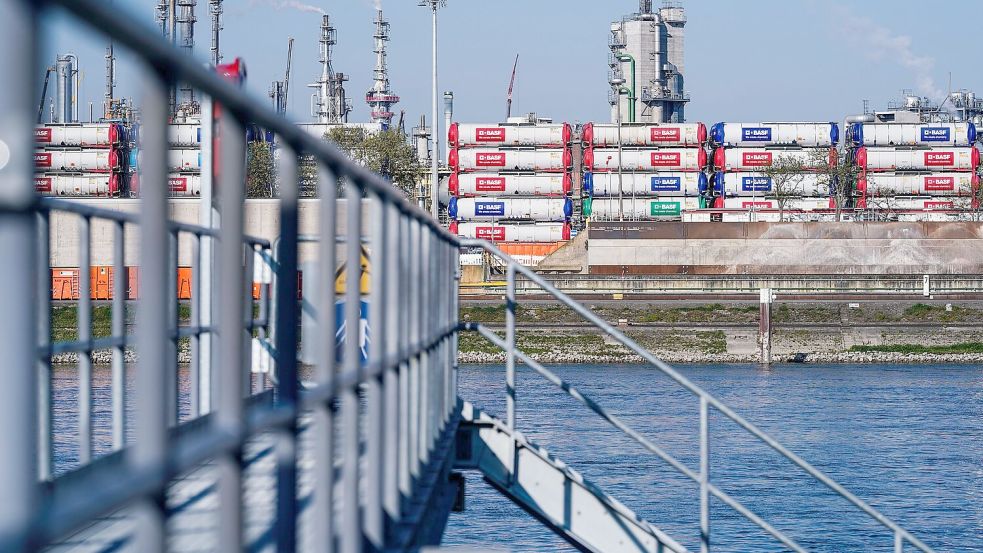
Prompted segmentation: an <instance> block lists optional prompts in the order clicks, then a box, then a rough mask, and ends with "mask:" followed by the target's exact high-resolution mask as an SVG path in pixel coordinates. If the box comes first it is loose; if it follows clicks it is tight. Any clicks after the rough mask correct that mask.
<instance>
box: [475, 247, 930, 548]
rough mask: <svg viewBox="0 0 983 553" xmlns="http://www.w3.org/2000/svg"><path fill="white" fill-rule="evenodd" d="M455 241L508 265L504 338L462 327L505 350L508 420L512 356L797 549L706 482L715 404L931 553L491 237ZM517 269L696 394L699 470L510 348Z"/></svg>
mask: <svg viewBox="0 0 983 553" xmlns="http://www.w3.org/2000/svg"><path fill="white" fill-rule="evenodd" d="M461 245H462V247H476V248H481V249H483V250H485V251H486V252H488V253H490V254H492V255H494V256H497V257H499V258H500V259H502V260H503V261H505V262H506V264H507V266H508V270H507V272H506V273H507V283H508V284H507V286H508V291H507V295H506V302H507V303H506V338H505V340H502V339H501V338H499V337H498V336H497V335H495V334H494V333H492V332H490V331H488V330H487V329H484V328H483V327H480V326H474V325H472V326H469V327H468V328H467V329H468V330H477V331H479V333H480V334H481V335H482V336H484V337H485V338H487V339H489V340H490V341H492V343H494V344H495V345H497V346H499V347H501V348H502V349H503V350H504V351H505V353H506V356H507V357H506V359H507V369H506V370H507V372H508V373H509V374H508V375H507V377H506V378H507V392H508V398H507V399H508V407H507V409H508V410H509V413H508V419H509V420H510V421H514V418H515V415H514V408H515V406H514V393H515V390H514V379H515V377H514V372H512V371H514V366H512V367H511V370H510V367H509V365H511V363H508V362H509V361H511V360H512V359H513V358H518V359H520V360H522V361H523V362H524V363H526V364H527V365H529V366H530V367H531V368H533V369H534V370H536V372H538V373H540V374H541V375H542V376H544V377H546V378H547V379H548V380H550V381H551V382H553V383H554V384H556V385H557V386H559V387H560V388H561V389H563V390H564V391H567V393H568V394H570V395H571V396H573V397H575V398H577V399H578V400H579V401H581V402H583V403H585V404H586V405H587V406H588V407H589V408H591V409H592V410H594V411H595V413H598V414H599V415H601V416H602V417H604V418H605V419H606V420H608V421H609V422H611V423H612V424H613V425H614V426H615V427H617V428H619V429H620V430H622V431H623V432H625V433H626V434H627V435H628V436H629V437H631V438H633V439H634V440H635V441H637V442H639V443H640V444H642V445H643V446H644V447H645V448H646V449H648V450H649V451H650V452H652V453H654V454H656V455H658V456H659V457H660V458H662V459H663V460H665V461H666V462H668V463H669V464H670V465H671V466H672V467H673V468H675V469H676V470H678V471H679V472H681V473H682V474H684V475H686V476H687V477H689V478H690V479H692V480H694V481H696V482H698V483H700V484H701V486H702V487H705V489H706V492H709V493H710V494H713V495H714V496H716V497H718V498H719V499H721V500H723V501H724V502H725V503H727V504H728V505H730V506H731V507H732V508H734V509H735V510H737V511H738V512H739V513H741V514H742V515H744V516H745V517H748V518H749V520H751V521H752V522H755V523H756V524H758V525H759V526H761V527H762V528H764V529H765V530H766V531H768V532H769V533H770V534H772V535H773V536H775V537H776V538H778V539H779V540H781V541H782V542H783V543H785V544H786V545H787V546H789V547H791V548H792V549H793V550H796V551H802V549H801V547H799V546H798V545H797V544H795V543H794V542H791V540H789V541H786V540H787V538H785V539H783V538H782V537H780V532H778V531H777V530H774V529H772V530H774V531H772V530H769V526H767V525H766V523H764V521H762V520H760V519H757V520H755V518H757V517H755V518H751V517H750V516H749V515H752V516H753V513H750V511H747V510H746V509H743V506H742V505H740V503H738V502H737V501H736V500H734V499H732V498H730V497H729V496H728V495H727V494H725V493H724V492H723V491H721V490H719V489H718V488H716V486H713V485H712V484H710V483H709V451H708V449H709V448H708V447H707V444H706V443H704V442H705V440H706V439H707V435H708V432H707V424H708V420H707V415H706V410H707V408H708V407H714V408H715V409H717V410H718V411H720V412H721V413H722V414H723V415H724V416H726V417H727V418H729V419H730V420H732V421H734V422H735V423H737V424H738V426H740V427H742V428H743V429H744V430H746V431H747V432H749V433H750V434H751V435H753V436H755V437H756V438H758V439H759V440H761V441H762V442H764V443H765V444H766V445H767V446H769V447H770V448H772V449H773V450H775V451H776V452H778V453H779V454H780V455H782V456H783V457H785V458H786V459H788V460H790V461H792V462H793V463H794V464H796V465H798V466H799V467H800V468H801V469H803V470H804V471H805V472H806V473H808V474H809V475H810V476H812V477H813V478H815V479H816V480H818V481H819V482H821V483H822V484H823V485H825V486H826V487H828V488H829V489H831V490H832V491H834V492H836V493H837V494H838V495H840V496H841V497H843V498H844V499H846V500H847V501H849V502H850V503H851V504H853V505H854V506H855V507H857V508H859V509H860V510H862V511H863V512H865V513H866V514H867V515H869V516H870V517H871V518H873V519H874V520H876V521H877V522H878V523H880V524H881V525H882V526H884V527H886V528H888V529H889V530H891V531H893V533H894V538H895V551H896V552H900V551H901V550H902V549H903V547H904V543H905V542H906V541H907V542H908V543H911V544H912V545H914V546H915V547H917V548H918V549H920V550H921V551H924V552H932V551H933V549H932V548H930V547H929V546H928V545H926V544H925V543H923V542H922V541H921V540H919V539H918V538H916V537H915V536H913V535H912V534H910V533H909V532H908V531H907V530H905V529H904V528H902V527H901V526H899V525H898V524H897V523H895V522H894V521H892V520H891V519H889V518H888V517H886V516H885V515H883V514H882V513H880V512H879V511H878V510H877V509H874V508H873V507H872V506H870V505H869V504H867V503H866V502H865V501H863V500H862V499H860V498H859V497H857V496H856V495H854V494H852V493H851V492H850V491H848V490H847V489H846V488H844V487H843V486H842V485H840V484H839V483H837V482H836V481H834V480H833V479H831V478H830V477H829V476H827V475H825V474H824V473H823V472H822V471H820V470H819V469H817V468H815V467H814V466H812V465H811V464H810V463H809V462H807V461H806V460H804V459H802V458H801V457H799V456H798V455H796V454H795V453H793V452H792V451H790V450H789V449H787V448H786V447H785V446H783V445H782V444H781V443H779V442H778V441H777V440H775V439H774V438H772V437H771V436H769V435H768V434H767V433H765V432H764V431H763V430H761V429H759V428H758V427H757V426H755V425H754V424H752V423H751V422H749V421H747V420H746V419H744V418H743V417H742V416H740V415H739V414H737V413H736V412H734V411H733V410H732V409H731V408H730V407H728V406H727V405H726V404H724V403H723V402H721V401H720V400H718V399H717V398H715V397H713V396H712V395H711V394H709V393H708V392H706V391H705V390H703V389H702V388H700V387H699V386H697V385H696V384H694V383H693V382H691V381H690V380H689V379H688V378H686V377H685V376H683V375H682V374H680V373H679V372H677V371H676V370H675V369H673V368H672V367H671V366H669V365H668V364H666V363H665V362H664V361H662V360H661V359H659V358H658V357H656V356H654V355H652V354H651V353H650V352H649V351H647V350H646V349H645V348H643V347H641V346H640V345H639V344H638V343H637V342H635V341H634V340H632V339H631V338H629V337H628V336H626V335H625V334H624V333H622V332H621V331H619V330H618V329H616V328H615V327H613V326H612V325H611V324H609V323H608V322H607V321H604V320H603V319H601V318H600V317H598V316H597V315H595V314H594V313H593V312H591V311H590V310H589V309H588V308H586V307H584V306H583V305H581V304H580V303H578V302H577V301H575V300H573V299H572V298H570V297H569V296H567V295H566V294H564V293H563V292H561V291H559V290H558V289H556V288H555V287H554V286H553V285H551V284H550V283H549V282H548V281H546V280H545V279H544V278H542V277H541V276H540V275H538V274H536V273H535V272H534V271H533V270H532V269H530V268H528V267H526V266H524V265H521V264H519V263H518V262H516V261H515V260H514V259H512V258H511V257H510V256H509V255H508V254H505V253H504V252H502V251H501V250H500V249H499V248H497V247H496V246H495V245H494V244H492V243H491V242H488V241H487V240H477V239H463V240H461ZM518 274H521V275H522V276H523V277H525V278H526V279H528V280H530V281H532V282H534V283H536V284H537V285H539V286H540V287H541V288H542V289H543V291H544V292H546V293H547V294H549V295H550V296H553V297H554V298H556V299H557V300H559V301H560V302H561V303H563V304H564V305H566V306H567V307H569V308H571V309H572V310H573V311H574V312H576V313H577V314H578V315H580V316H581V317H583V318H584V319H585V320H586V321H588V322H590V323H592V324H593V325H594V326H596V327H597V328H598V329H600V330H602V331H604V333H606V334H607V335H608V336H610V337H612V338H614V339H615V340H617V341H618V342H620V343H621V344H622V345H624V346H625V347H627V348H628V349H630V350H632V351H633V352H634V353H636V354H637V355H639V356H641V357H642V359H644V360H645V361H646V362H648V363H649V364H650V365H652V366H654V367H655V368H657V369H659V370H660V371H661V372H662V373H663V374H665V375H666V376H668V377H670V378H671V379H673V380H674V381H676V383H677V384H679V385H681V386H682V387H684V388H686V389H687V390H689V391H690V392H691V393H693V394H694V395H696V396H697V397H698V398H699V399H700V411H701V413H700V415H701V416H700V427H701V429H700V434H701V448H700V449H701V453H700V457H701V459H700V465H701V471H700V473H697V472H694V471H693V470H691V469H689V468H688V467H686V466H685V465H683V464H682V463H680V462H679V461H677V460H675V459H673V458H672V457H671V456H670V455H669V454H668V453H666V452H664V451H663V450H661V449H659V448H658V447H657V446H655V444H652V443H651V442H649V441H648V440H646V439H645V438H643V437H642V436H641V435H640V434H638V433H637V432H635V431H633V430H631V429H630V428H629V427H627V425H625V424H624V423H622V422H621V421H620V420H619V419H617V418H616V417H614V416H613V415H611V414H610V413H607V412H606V411H604V410H603V409H601V408H600V406H599V405H597V404H596V403H594V402H593V401H591V400H588V399H587V398H586V397H585V396H583V395H581V394H580V393H579V392H576V390H575V389H573V388H572V387H570V386H569V385H568V384H566V383H564V382H563V381H562V379H559V377H557V376H556V375H554V374H553V373H551V372H550V371H549V370H547V369H546V368H545V367H543V366H542V365H540V364H539V363H537V362H535V361H533V360H532V359H530V358H529V357H528V356H526V355H525V354H523V353H522V352H520V351H519V350H517V349H516V348H515V308H516V305H517V304H516V296H515V282H516V275H518ZM510 429H514V426H512V425H510ZM701 492H702V490H701ZM701 495H703V494H702V493H701ZM745 511H746V512H745ZM708 514H709V506H708V505H707V504H706V499H705V498H703V497H701V519H704V518H706V517H708ZM708 523H709V521H708V520H701V526H702V528H701V533H702V536H701V542H702V543H701V550H702V551H704V552H705V551H707V550H709V524H708Z"/></svg>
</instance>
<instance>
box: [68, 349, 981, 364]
mask: <svg viewBox="0 0 983 553" xmlns="http://www.w3.org/2000/svg"><path fill="white" fill-rule="evenodd" d="M652 353H653V354H655V356H656V357H658V358H659V359H662V360H663V361H665V362H667V363H686V364H716V363H757V362H758V358H757V356H756V355H744V354H735V353H700V352H680V351H653V352H652ZM530 356H531V357H532V358H533V359H534V360H536V361H538V362H540V363H544V364H571V365H572V364H576V365H587V364H597V365H602V364H605V365H606V364H612V365H613V364H629V365H632V364H639V365H641V364H644V361H643V359H642V358H641V357H640V356H638V355H635V354H629V353H617V354H611V353H602V354H598V353H588V352H575V351H562V352H547V353H533V354H531V355H530ZM78 360H79V356H78V354H77V353H59V354H57V355H53V356H52V357H51V363H52V364H53V365H75V364H77V363H78ZM112 360H113V355H112V352H111V351H108V350H100V351H95V352H93V353H92V362H93V363H94V364H96V365H109V364H110V363H112ZM136 360H137V355H136V352H135V351H133V350H131V349H127V350H126V351H125V353H124V362H126V363H133V362H135V361H136ZM772 361H773V362H774V363H792V362H796V363H807V364H821V363H843V364H873V363H885V364H898V365H903V364H913V365H915V364H922V365H928V364H972V363H983V354H981V353H964V354H944V355H940V354H931V353H891V352H838V353H829V352H821V353H807V354H806V355H805V359H804V360H796V359H795V356H793V355H775V356H774V358H773V359H772ZM190 362H191V351H190V348H188V347H182V348H181V349H180V351H178V363H179V364H187V363H190ZM458 362H459V363H462V364H465V365H488V364H497V363H504V362H505V353H504V352H497V353H488V352H482V351H462V352H461V353H460V354H459V355H458Z"/></svg>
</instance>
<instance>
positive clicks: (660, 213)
mask: <svg viewBox="0 0 983 553" xmlns="http://www.w3.org/2000/svg"><path fill="white" fill-rule="evenodd" d="M682 209H683V206H682V205H681V204H680V202H652V203H651V204H649V214H650V215H651V216H652V217H679V214H680V213H681V212H682Z"/></svg>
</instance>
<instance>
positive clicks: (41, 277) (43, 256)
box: [35, 211, 55, 480]
mask: <svg viewBox="0 0 983 553" xmlns="http://www.w3.org/2000/svg"><path fill="white" fill-rule="evenodd" d="M37 220H38V250H37V251H38V263H37V278H36V279H35V281H36V282H37V286H38V294H37V296H38V314H37V317H38V319H37V338H38V346H39V347H40V348H41V351H42V353H41V356H40V357H39V358H38V362H37V371H38V390H37V399H38V438H37V439H38V477H39V478H40V479H41V480H50V479H51V478H52V476H53V475H54V471H55V467H54V450H53V447H52V446H53V444H54V434H53V432H52V421H53V420H54V418H53V411H52V401H53V399H54V398H53V397H52V394H51V392H52V386H51V384H52V382H51V376H52V375H51V267H50V265H51V262H50V259H51V235H50V233H49V229H50V223H51V221H50V218H49V214H48V213H47V212H43V211H42V212H39V213H38V215H37Z"/></svg>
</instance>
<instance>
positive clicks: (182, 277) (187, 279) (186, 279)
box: [177, 267, 191, 300]
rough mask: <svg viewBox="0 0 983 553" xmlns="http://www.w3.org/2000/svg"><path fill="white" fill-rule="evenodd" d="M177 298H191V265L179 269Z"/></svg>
mask: <svg viewBox="0 0 983 553" xmlns="http://www.w3.org/2000/svg"><path fill="white" fill-rule="evenodd" d="M177 299H179V300H190V299H191V267H178V269H177Z"/></svg>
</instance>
